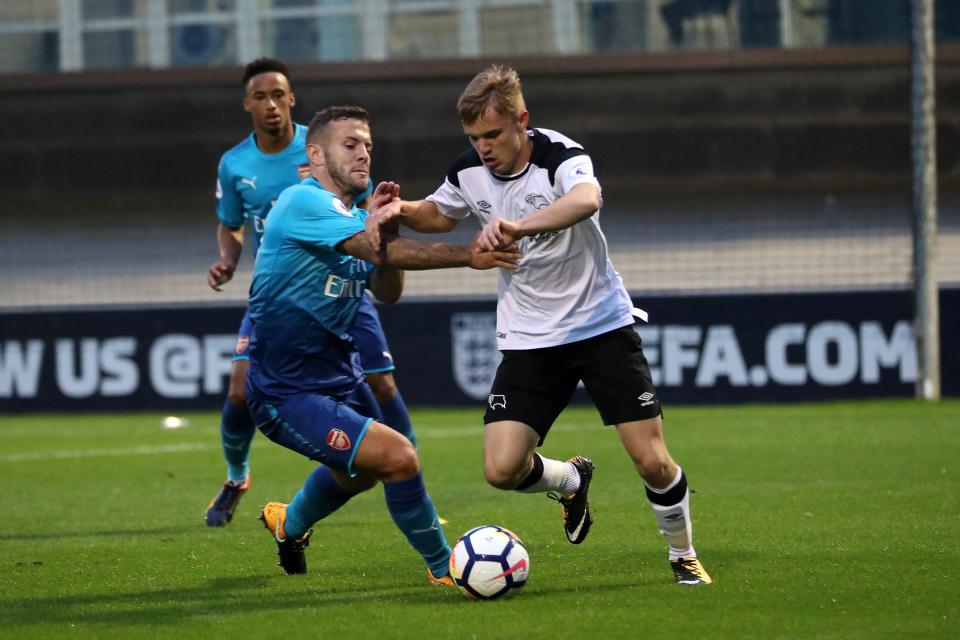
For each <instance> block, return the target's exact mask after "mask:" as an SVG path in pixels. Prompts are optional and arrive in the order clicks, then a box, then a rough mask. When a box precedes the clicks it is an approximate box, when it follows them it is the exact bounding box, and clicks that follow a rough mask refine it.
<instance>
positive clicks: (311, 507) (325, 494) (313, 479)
mask: <svg viewBox="0 0 960 640" xmlns="http://www.w3.org/2000/svg"><path fill="white" fill-rule="evenodd" d="M353 495H354V494H352V493H348V492H347V491H345V490H344V489H343V487H341V486H340V485H339V484H338V483H337V481H336V480H335V479H334V477H333V474H331V473H330V469H329V468H328V467H327V466H326V465H320V466H318V467H317V468H316V469H314V470H313V472H312V473H311V474H310V475H309V476H307V481H306V482H305V483H304V484H303V488H301V489H300V491H297V495H295V496H294V497H293V500H291V501H290V504H288V505H287V519H286V522H285V523H284V525H283V529H284V531H285V532H286V534H287V537H288V538H299V537H300V536H302V535H303V534H305V533H306V532H307V530H308V529H309V528H310V527H312V526H313V523H315V522H317V521H318V520H322V519H324V518H326V517H327V516H328V515H330V514H331V513H333V512H334V511H336V510H337V509H339V508H340V507H342V506H343V505H344V504H346V503H347V500H349V499H350V498H352V497H353Z"/></svg>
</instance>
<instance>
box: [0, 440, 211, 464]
mask: <svg viewBox="0 0 960 640" xmlns="http://www.w3.org/2000/svg"><path fill="white" fill-rule="evenodd" d="M213 448H219V447H216V446H215V445H214V444H207V443H202V442H193V443H184V444H163V445H158V446H148V445H143V446H139V447H127V448H124V449H88V450H86V451H34V452H32V453H11V454H7V455H4V456H0V462H23V461H25V460H69V459H71V458H102V457H118V456H141V455H152V454H155V453H181V452H183V451H200V450H203V449H213Z"/></svg>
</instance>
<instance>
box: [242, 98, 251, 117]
mask: <svg viewBox="0 0 960 640" xmlns="http://www.w3.org/2000/svg"><path fill="white" fill-rule="evenodd" d="M243 110H244V111H246V112H247V113H250V99H249V98H247V96H243Z"/></svg>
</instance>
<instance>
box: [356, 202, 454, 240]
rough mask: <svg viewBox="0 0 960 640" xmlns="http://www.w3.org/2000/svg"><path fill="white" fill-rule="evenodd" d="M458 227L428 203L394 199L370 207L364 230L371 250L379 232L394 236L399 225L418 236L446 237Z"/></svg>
mask: <svg viewBox="0 0 960 640" xmlns="http://www.w3.org/2000/svg"><path fill="white" fill-rule="evenodd" d="M458 223H459V220H454V219H453V218H448V217H447V216H445V215H443V214H441V213H440V210H439V209H438V208H437V205H435V204H434V203H433V202H431V201H429V200H416V201H410V200H400V199H394V200H392V201H385V202H382V203H381V204H380V205H379V206H378V205H377V203H375V204H374V205H373V206H371V209H370V215H368V216H367V224H366V230H367V233H368V234H369V236H368V237H369V238H370V242H371V243H372V245H373V248H374V249H379V248H380V244H381V242H382V239H381V235H382V234H381V230H382V229H386V230H388V231H390V232H393V231H395V230H396V228H397V226H398V225H400V224H402V225H403V226H405V227H407V228H408V229H413V230H414V231H419V232H420V233H447V232H450V231H453V229H454V228H455V227H456V226H457V224H458Z"/></svg>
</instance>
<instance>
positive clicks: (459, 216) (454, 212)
mask: <svg viewBox="0 0 960 640" xmlns="http://www.w3.org/2000/svg"><path fill="white" fill-rule="evenodd" d="M426 199H427V200H429V201H430V202H432V203H433V204H435V205H437V210H438V211H440V213H441V215H444V216H446V217H448V218H453V219H454V220H463V219H464V218H466V217H467V216H468V215H470V203H468V202H467V199H466V198H465V197H464V195H463V191H461V190H460V188H459V187H456V186H454V185H453V183H451V182H450V180H449V179H448V178H445V179H444V180H443V184H442V185H440V188H439V189H437V190H436V191H434V192H433V193H432V194H430V195H429V196H427V198H426Z"/></svg>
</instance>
